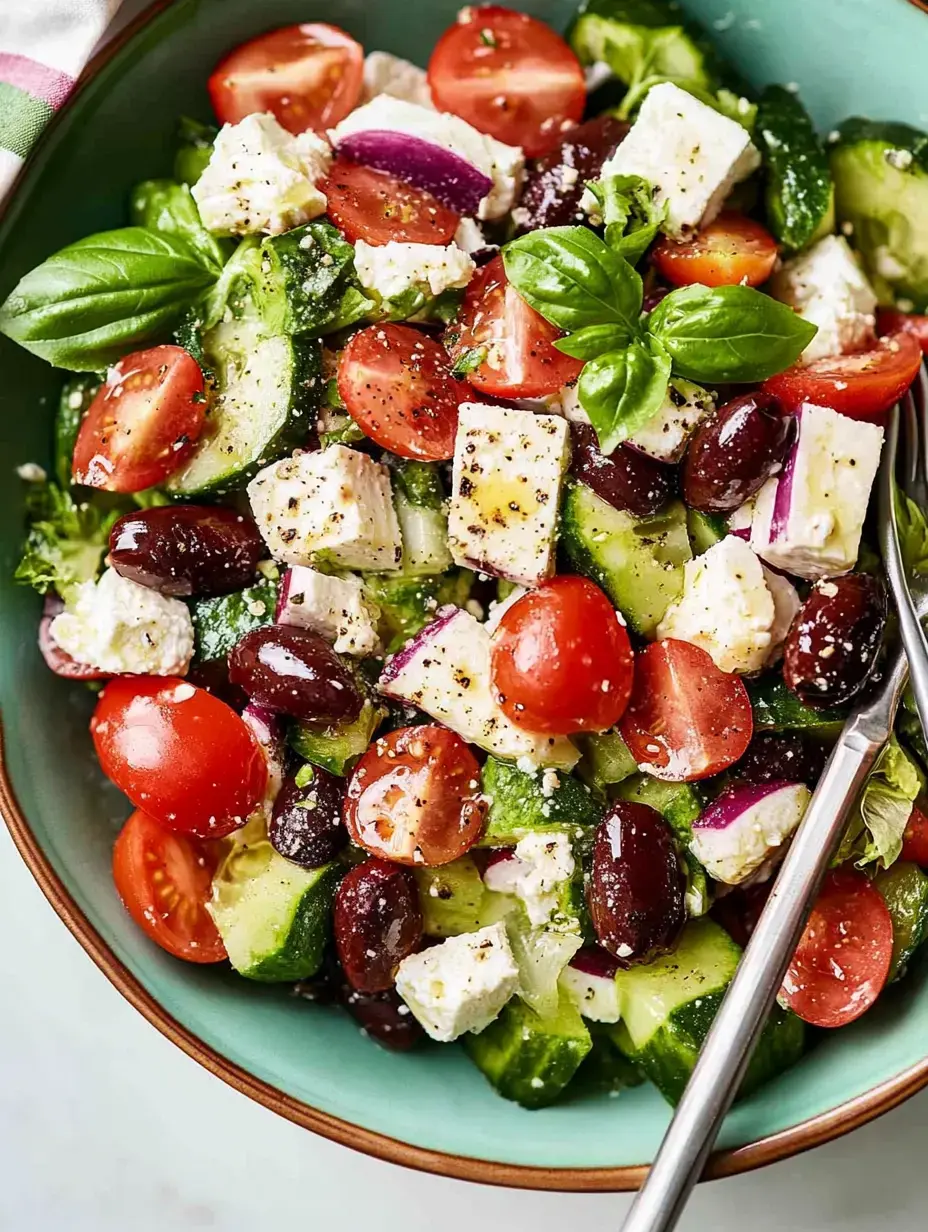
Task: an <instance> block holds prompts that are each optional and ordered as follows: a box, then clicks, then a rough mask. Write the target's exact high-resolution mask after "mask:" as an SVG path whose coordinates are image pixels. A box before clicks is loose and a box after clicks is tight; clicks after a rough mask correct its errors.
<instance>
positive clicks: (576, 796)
mask: <svg viewBox="0 0 928 1232" xmlns="http://www.w3.org/2000/svg"><path fill="white" fill-rule="evenodd" d="M557 780H558V782H557V786H556V787H551V786H548V787H546V785H545V781H544V775H543V773H541V772H539V773H538V774H528V773H526V771H524V770H520V769H519V768H518V767H517V766H513V765H511V764H510V763H509V762H503V761H497V759H496V758H495V757H488V758H487V760H486V762H485V763H484V766H483V770H482V771H481V775H480V782H481V788H482V790H483V793H484V795H486V796H487V797H488V798H489V800H490V811H489V813H488V815H487V823H486V827H485V829H484V832H483V837H482V838H481V840H480V846H481V847H512V846H514V845H515V844H516V843H517V842H518V841H519V839H520V838H523V837H524V836H525V835H526V834H531V833H532V832H533V831H542V832H548V831H565V830H566V831H567V833H568V834H569V835H570V836H571V837H572V838H573V837H575V836H576V831H577V830H578V829H581V830H584V829H588V828H590V827H592V826H595V825H598V824H599V822H600V820H601V818H602V809H601V808H600V807H599V805H598V804H597V803H596V801H595V800H594V799H593V796H592V795H591V793H590V790H589V788H588V787H586V786H585V785H584V784H583V783H579V782H578V781H577V780H576V779H575V778H572V777H571V776H570V775H569V774H564V773H563V771H558V773H557ZM546 790H547V791H548V792H549V794H548V795H545V791H546Z"/></svg>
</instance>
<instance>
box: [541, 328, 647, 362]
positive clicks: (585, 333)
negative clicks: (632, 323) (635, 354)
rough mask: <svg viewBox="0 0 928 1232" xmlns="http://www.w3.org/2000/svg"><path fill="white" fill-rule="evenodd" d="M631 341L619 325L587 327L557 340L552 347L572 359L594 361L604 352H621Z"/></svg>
mask: <svg viewBox="0 0 928 1232" xmlns="http://www.w3.org/2000/svg"><path fill="white" fill-rule="evenodd" d="M631 340H632V338H631V334H630V333H629V331H628V330H627V329H625V328H624V327H623V326H621V325H587V327H586V328H585V329H578V330H577V332H576V333H575V334H568V335H567V337H566V338H559V339H558V340H557V342H555V344H554V345H555V346H556V347H557V349H558V350H559V351H562V352H563V353H564V354H565V355H570V356H571V357H572V358H573V359H596V357H597V356H598V355H603V354H604V353H605V352H606V351H618V350H621V348H622V347H626V346H628V344H629V343H630V342H631Z"/></svg>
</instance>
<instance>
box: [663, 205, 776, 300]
mask: <svg viewBox="0 0 928 1232" xmlns="http://www.w3.org/2000/svg"><path fill="white" fill-rule="evenodd" d="M651 260H652V261H653V262H654V264H655V266H656V267H657V269H658V271H659V272H660V273H661V274H663V276H664V277H665V278H666V279H667V281H668V282H670V283H673V285H674V286H675V287H686V286H689V284H690V283H691V282H699V283H702V285H703V286H704V287H734V286H738V285H739V283H740V284H742V285H744V286H748V287H759V286H760V285H761V283H762V282H766V281H767V279H768V278H769V277H770V275H771V274H772V273H773V267H774V266H775V265H776V263H777V242H776V240H775V239H774V238H773V236H772V235H771V234H770V232H769V231H767V230H766V229H765V228H764V227H762V226H761V225H760V223H759V222H754V221H753V220H752V219H750V218H745V217H744V215H743V214H720V215H719V217H718V218H717V219H716V220H715V222H712V223H710V224H709V226H708V227H704V228H703V229H702V230H701V231H700V232H699V234H698V235H695V236H693V238H692V239H691V240H687V241H686V242H685V243H682V244H678V243H675V241H674V240H671V239H668V238H667V237H666V236H664V237H663V238H661V239H660V240H659V241H658V243H657V246H656V247H655V249H654V251H653V252H652V254H651Z"/></svg>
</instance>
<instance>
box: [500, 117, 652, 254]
mask: <svg viewBox="0 0 928 1232" xmlns="http://www.w3.org/2000/svg"><path fill="white" fill-rule="evenodd" d="M628 130H629V125H628V124H626V123H624V122H623V121H622V120H617V119H615V117H614V116H609V115H604V116H597V118H596V119H595V120H587V122H586V123H585V124H579V125H578V126H577V127H576V128H572V129H570V130H569V131H568V132H567V133H566V134H565V135H564V139H563V141H562V142H561V144H560V145H559V146H558V147H557V148H556V149H555V150H553V151H552V152H551V153H550V154H546V155H545V157H544V158H539V159H536V160H535V161H534V162H532V163H529V166H528V170H527V171H526V175H525V187H524V188H523V190H522V196H521V198H520V199H519V208H518V211H517V213H516V214H515V217H516V218H517V219H518V220H519V223H518V231H519V233H520V234H523V233H525V232H528V231H534V230H536V229H537V228H538V227H561V226H568V225H570V224H571V223H576V222H585V221H586V215H585V214H584V213H583V211H582V210H581V209H580V198H581V197H582V196H583V190H584V188H585V187H586V181H587V180H598V179H599V178H600V174H601V172H602V169H603V163H604V162H605V161H606V160H607V159H608V158H611V157H612V155H613V154H614V153H615V152H616V150H617V149H618V147H619V145H620V143H621V142H622V140H623V138H624V137H625V135H626V133H627V132H628Z"/></svg>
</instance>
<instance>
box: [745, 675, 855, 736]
mask: <svg viewBox="0 0 928 1232" xmlns="http://www.w3.org/2000/svg"><path fill="white" fill-rule="evenodd" d="M747 690H748V696H749V697H750V699H751V708H752V710H753V712H754V726H755V728H757V729H759V730H762V731H778V732H779V731H796V732H802V733H803V734H804V735H807V736H817V737H819V738H820V739H822V740H837V738H838V737H839V736H840V735H841V728H842V727H843V726H844V719H845V711H843V710H837V709H834V710H813V709H812V708H811V707H810V706H806V705H803V703H802V702H801V701H800V700H799V698H798V697H797V696H796V695H795V693H791V692H790V691H789V689H788V688H787V687H786V685H785V684H784V683H783V680H782V678H780V677H779V676H766V677H762V678H761V679H760V680H751V681H748V682H747Z"/></svg>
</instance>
